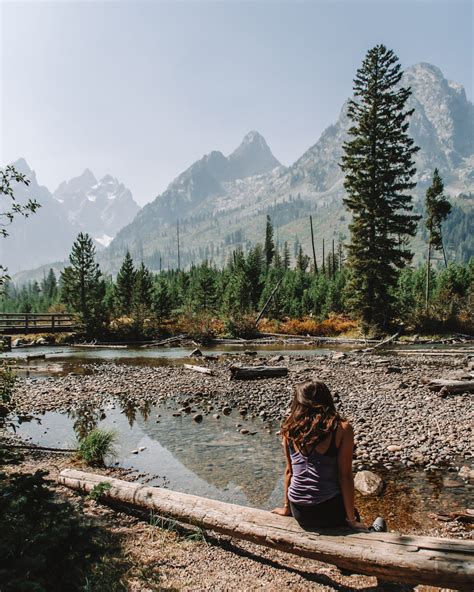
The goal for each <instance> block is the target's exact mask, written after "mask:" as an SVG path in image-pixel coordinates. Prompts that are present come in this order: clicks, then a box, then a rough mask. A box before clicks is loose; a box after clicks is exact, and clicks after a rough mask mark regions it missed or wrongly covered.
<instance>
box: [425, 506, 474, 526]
mask: <svg viewBox="0 0 474 592" xmlns="http://www.w3.org/2000/svg"><path fill="white" fill-rule="evenodd" d="M432 516H433V518H435V519H436V520H441V521H442V522H452V521H455V522H466V523H468V524H472V523H474V510H469V509H468V510H457V511H456V512H439V513H437V514H436V513H434V514H432Z"/></svg>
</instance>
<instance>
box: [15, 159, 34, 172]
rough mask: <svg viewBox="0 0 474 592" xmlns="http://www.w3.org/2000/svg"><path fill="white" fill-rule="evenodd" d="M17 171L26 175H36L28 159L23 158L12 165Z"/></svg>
mask: <svg viewBox="0 0 474 592" xmlns="http://www.w3.org/2000/svg"><path fill="white" fill-rule="evenodd" d="M12 165H13V166H14V167H15V169H16V170H17V171H18V172H19V173H23V174H24V175H27V176H31V175H34V172H33V171H32V170H31V168H30V165H29V164H28V163H27V162H26V159H25V158H23V157H21V158H19V159H18V160H15V162H13V163H12Z"/></svg>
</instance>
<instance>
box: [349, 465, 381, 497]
mask: <svg viewBox="0 0 474 592" xmlns="http://www.w3.org/2000/svg"><path fill="white" fill-rule="evenodd" d="M354 485H355V488H356V489H357V491H358V492H359V493H361V494H362V495H379V494H380V493H382V490H383V487H384V482H383V480H382V479H381V478H380V477H379V476H378V475H376V474H375V473H372V471H359V472H358V473H356V476H355V478H354Z"/></svg>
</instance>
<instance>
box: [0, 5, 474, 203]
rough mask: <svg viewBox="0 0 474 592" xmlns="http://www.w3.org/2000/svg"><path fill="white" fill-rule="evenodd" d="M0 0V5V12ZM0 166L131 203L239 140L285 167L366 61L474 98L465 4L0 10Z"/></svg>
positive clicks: (327, 118)
mask: <svg viewBox="0 0 474 592" xmlns="http://www.w3.org/2000/svg"><path fill="white" fill-rule="evenodd" d="M0 1H1V0H0ZM0 9H1V14H0V16H1V93H0V98H1V112H0V113H1V119H0V128H1V136H0V163H1V164H5V163H7V162H10V161H12V160H15V159H17V158H19V157H20V156H24V157H25V158H26V159H27V161H28V162H29V164H30V166H31V167H32V168H33V169H34V170H36V173H37V176H38V180H39V182H40V183H42V184H45V185H47V186H48V187H49V188H50V189H51V190H52V191H54V189H56V187H57V185H58V184H59V182H60V181H62V180H63V179H65V178H70V177H71V176H75V175H78V174H80V173H81V172H82V170H83V169H84V168H86V167H88V168H90V169H91V170H92V171H93V172H94V173H95V175H96V176H102V175H104V174H106V173H110V174H112V175H114V176H116V177H118V178H119V179H120V180H121V181H123V182H124V183H125V184H126V185H127V186H128V187H130V189H131V190H132V192H133V194H134V197H135V199H136V200H137V201H138V202H139V203H140V204H143V203H145V202H147V201H149V200H151V199H152V198H153V197H155V196H156V195H157V194H158V193H160V192H161V191H163V189H165V188H166V186H167V185H168V183H169V182H170V181H171V180H172V179H173V178H174V177H175V176H176V175H177V174H179V173H180V172H182V171H183V170H184V169H185V168H187V167H188V166H189V165H190V164H192V162H193V161H195V160H196V159H198V158H200V157H201V156H202V155H203V154H205V153H207V152H210V151H211V150H214V149H217V150H221V151H222V152H224V154H228V153H229V152H231V151H232V150H233V149H234V148H235V147H236V146H237V145H238V144H239V143H240V141H241V139H242V137H243V136H244V135H245V134H246V133H247V132H248V131H249V130H252V129H256V130H258V131H260V133H262V134H263V135H264V136H265V138H266V140H267V142H268V144H269V145H270V147H271V148H272V151H273V152H274V154H275V156H276V157H277V158H278V159H279V160H280V161H281V162H283V163H284V164H290V163H291V162H293V161H294V160H295V159H296V158H298V157H299V156H300V155H301V154H302V153H303V152H304V151H305V150H306V149H307V148H308V147H309V146H311V145H312V144H314V143H315V142H316V140H317V139H318V137H319V135H320V134H321V132H322V131H323V130H324V128H325V127H327V126H328V125H329V124H331V123H333V122H334V121H335V120H336V118H337V117H338V114H339V110H340V108H341V106H342V103H343V101H344V100H345V99H346V97H347V96H348V95H349V94H350V92H351V83H352V78H353V76H354V73H355V71H356V69H357V67H358V66H359V65H360V62H361V60H362V58H363V56H364V54H365V52H366V50H367V49H368V48H370V47H371V46H373V45H375V44H376V43H379V42H383V43H385V44H386V45H387V46H389V47H390V48H392V49H394V50H395V52H396V53H397V54H398V56H399V57H400V59H401V61H402V63H403V65H404V66H408V65H411V64H414V63H417V62H422V61H425V62H430V63H433V64H435V65H437V66H439V67H440V68H441V70H442V71H443V73H444V74H445V76H446V77H447V78H450V79H453V80H456V81H457V82H460V83H462V84H463V85H464V86H465V87H466V92H467V94H468V97H469V98H470V99H471V100H472V97H473V3H472V1H471V0H467V1H456V0H449V1H448V2H441V1H436V0H435V1H433V0H432V1H428V0H424V1H423V0H420V1H416V0H411V1H408V0H407V1H398V2H390V1H388V0H387V1H385V0H379V1H377V2H358V1H355V0H351V1H345V2H338V1H332V2H329V1H326V2H319V1H312V2H311V1H308V2H298V1H295V0H293V1H291V2H290V1H286V2H270V1H265V0H261V1H241V2H231V1H226V0H221V1H220V2H204V1H199V0H194V1H189V2H171V1H169V2H139V1H129V2H91V1H83V2H38V1H37V2H29V3H27V2H1V6H0Z"/></svg>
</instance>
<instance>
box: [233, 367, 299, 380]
mask: <svg viewBox="0 0 474 592" xmlns="http://www.w3.org/2000/svg"><path fill="white" fill-rule="evenodd" d="M287 374H288V368H286V367H285V366H231V367H230V377H231V379H233V380H253V379H255V378H278V377H280V376H287Z"/></svg>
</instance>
